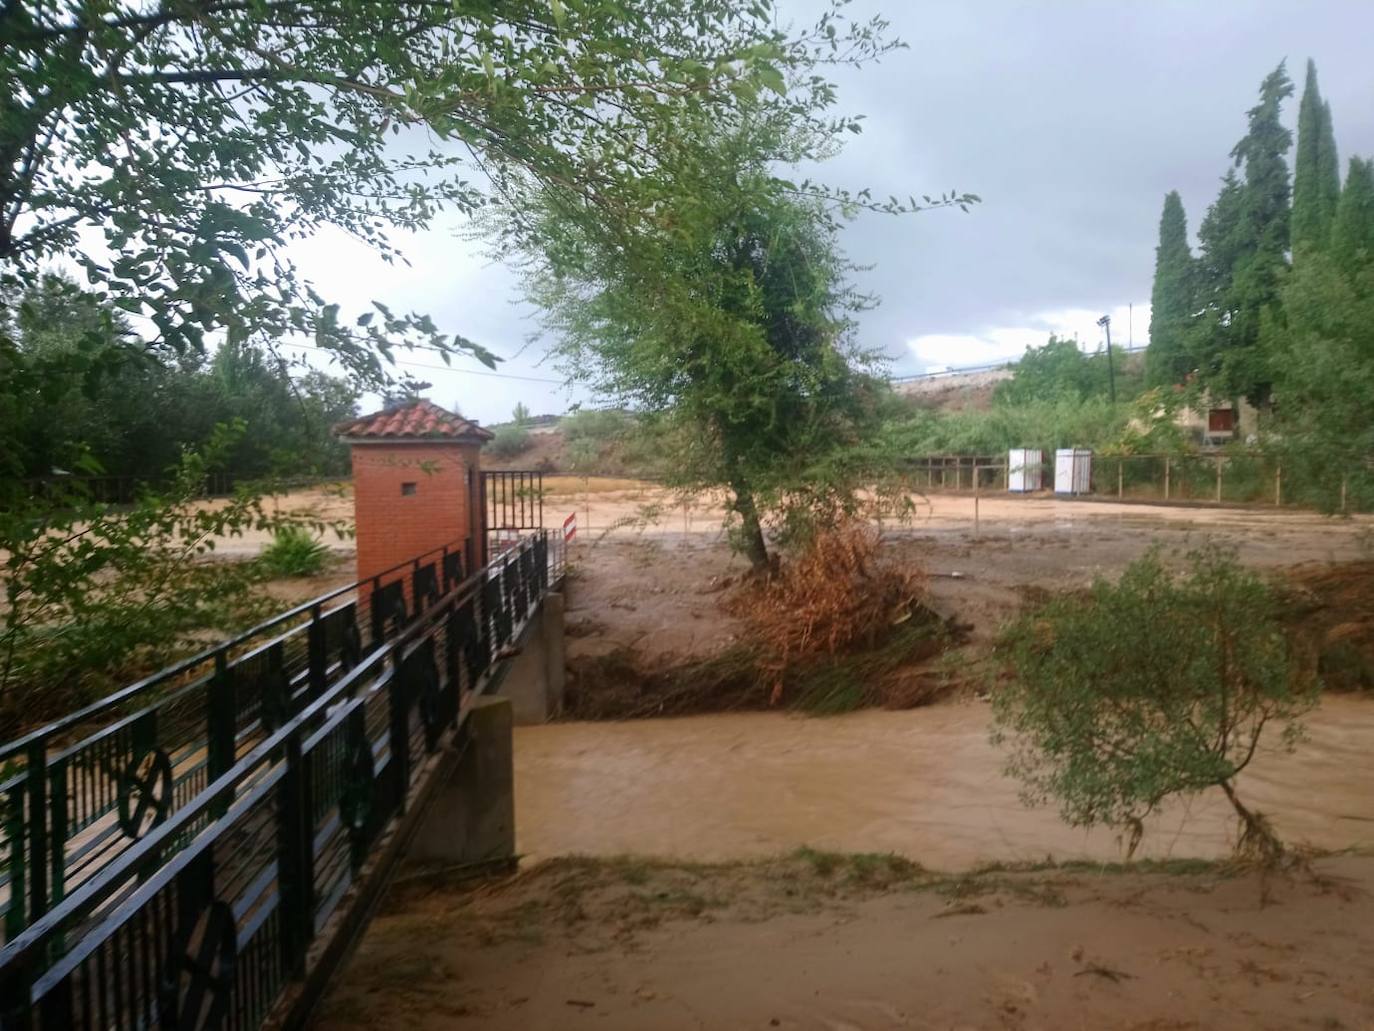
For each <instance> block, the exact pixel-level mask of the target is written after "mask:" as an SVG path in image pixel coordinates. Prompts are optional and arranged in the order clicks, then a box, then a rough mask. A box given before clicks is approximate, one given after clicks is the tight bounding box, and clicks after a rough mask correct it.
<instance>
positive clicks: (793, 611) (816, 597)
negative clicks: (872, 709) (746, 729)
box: [565, 521, 961, 719]
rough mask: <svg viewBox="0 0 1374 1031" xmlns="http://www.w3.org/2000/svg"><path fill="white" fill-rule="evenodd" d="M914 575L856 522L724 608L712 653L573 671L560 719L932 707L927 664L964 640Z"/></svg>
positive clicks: (934, 692) (609, 659)
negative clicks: (729, 627) (722, 638)
mask: <svg viewBox="0 0 1374 1031" xmlns="http://www.w3.org/2000/svg"><path fill="white" fill-rule="evenodd" d="M924 589H925V576H924V574H923V572H922V570H920V569H919V568H917V567H915V566H913V565H911V564H909V563H903V562H898V561H896V560H895V559H893V558H892V557H891V556H888V555H885V554H884V550H883V546H882V538H881V536H880V534H879V533H878V531H877V530H876V529H874V528H873V527H871V526H868V525H866V524H863V523H859V522H857V521H854V522H845V523H842V524H840V525H838V526H836V527H834V528H832V529H830V530H827V531H825V532H822V533H820V534H818V535H817V536H816V537H815V538H814V539H813V540H812V541H811V543H810V544H809V545H808V546H807V547H806V548H805V549H804V550H802V551H801V552H800V553H798V554H797V555H796V556H794V558H793V559H792V561H790V562H787V563H785V564H783V565H782V566H781V567H780V568H779V569H777V570H775V571H772V572H770V573H768V574H766V575H764V576H760V577H750V578H746V579H745V580H744V582H742V583H740V584H738V585H736V586H735V587H734V589H733V591H732V592H731V593H729V594H728V595H725V596H724V597H722V599H721V605H722V606H723V608H724V609H725V610H726V611H727V612H729V613H730V614H731V615H733V616H735V617H736V618H738V619H739V620H740V622H741V624H742V626H743V632H742V633H740V634H739V635H738V637H737V639H736V640H735V641H733V642H732V643H731V644H730V645H729V646H727V647H726V648H724V649H721V650H719V651H717V652H715V653H713V654H709V655H706V656H699V657H688V658H683V657H680V656H671V657H663V658H660V659H658V660H650V659H646V657H645V656H643V655H642V654H640V653H639V652H637V651H636V650H635V649H633V648H630V647H621V648H616V649H614V650H612V651H609V652H607V653H604V654H600V655H594V656H585V657H580V658H578V659H577V660H576V661H572V662H570V663H569V682H568V690H567V695H566V698H565V709H566V713H567V715H569V716H571V717H573V718H580V719H615V718H634V717H645V716H668V715H686V714H690V713H701V712H721V711H728V710H747V709H763V708H769V707H781V708H788V709H796V710H801V711H806V712H813V713H834V712H846V711H850V710H853V709H858V708H864V707H869V706H886V707H892V708H908V707H911V706H914V705H921V704H925V703H927V702H929V701H932V700H934V699H935V698H936V697H938V696H939V695H941V694H942V693H944V692H945V691H946V690H948V689H949V688H950V685H951V683H952V681H951V678H950V677H949V676H947V675H946V674H945V673H944V672H943V671H938V670H934V669H931V668H929V664H928V660H930V659H932V658H934V657H936V656H938V655H939V654H941V653H942V652H944V651H945V650H946V649H948V648H949V647H951V646H952V645H953V644H955V643H957V642H958V640H959V639H960V635H961V630H960V629H959V628H958V627H957V626H956V625H954V624H953V623H950V622H948V621H946V620H944V619H942V618H941V617H940V616H939V615H938V614H936V613H935V612H934V611H933V610H932V609H931V608H929V607H928V606H927V605H926V604H925V602H924Z"/></svg>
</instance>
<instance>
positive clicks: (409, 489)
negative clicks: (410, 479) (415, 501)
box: [401, 483, 415, 495]
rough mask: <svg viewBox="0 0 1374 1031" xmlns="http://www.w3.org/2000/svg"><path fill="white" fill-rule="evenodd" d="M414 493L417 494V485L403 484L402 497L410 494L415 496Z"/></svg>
mask: <svg viewBox="0 0 1374 1031" xmlns="http://www.w3.org/2000/svg"><path fill="white" fill-rule="evenodd" d="M414 493H415V484H413V483H403V484H401V494H402V495H408V494H414Z"/></svg>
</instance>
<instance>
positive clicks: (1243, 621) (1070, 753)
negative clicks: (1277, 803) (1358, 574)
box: [993, 546, 1317, 859]
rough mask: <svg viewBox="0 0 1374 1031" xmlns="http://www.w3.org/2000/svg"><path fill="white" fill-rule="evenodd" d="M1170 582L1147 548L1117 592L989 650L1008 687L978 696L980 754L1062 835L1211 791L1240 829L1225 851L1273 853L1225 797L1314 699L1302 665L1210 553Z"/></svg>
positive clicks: (1265, 834) (1268, 837)
mask: <svg viewBox="0 0 1374 1031" xmlns="http://www.w3.org/2000/svg"><path fill="white" fill-rule="evenodd" d="M1188 559H1189V569H1188V571H1187V572H1186V573H1184V574H1183V575H1182V576H1181V577H1177V578H1175V577H1173V576H1171V575H1170V574H1169V572H1168V571H1167V570H1166V569H1165V568H1164V565H1163V563H1162V562H1161V560H1160V557H1159V553H1158V551H1157V550H1152V551H1150V552H1149V553H1147V554H1146V555H1145V556H1144V557H1143V558H1141V559H1139V560H1137V561H1136V562H1133V563H1132V564H1131V565H1130V566H1129V567H1127V569H1126V571H1125V572H1124V573H1123V574H1122V576H1121V579H1120V581H1119V582H1117V583H1115V584H1113V583H1107V582H1104V581H1101V580H1099V581H1098V582H1097V583H1095V584H1094V585H1093V587H1092V589H1091V591H1090V592H1088V593H1087V594H1086V595H1071V596H1065V597H1060V598H1056V599H1053V600H1051V601H1050V602H1049V603H1047V604H1046V605H1044V606H1042V607H1041V608H1039V609H1038V610H1036V611H1034V612H1032V613H1030V614H1028V615H1027V616H1025V617H1023V618H1022V619H1021V620H1019V621H1018V622H1017V623H1015V624H1014V625H1013V626H1012V627H1011V628H1010V629H1009V630H1007V631H1006V633H1005V634H1004V636H1003V638H1002V639H1001V642H1000V650H1001V654H1002V655H1003V656H1004V657H1005V659H1006V661H1007V668H1008V670H1009V680H1008V682H1007V683H1006V684H1005V685H1003V686H1002V687H1001V688H1000V689H999V690H998V691H997V692H996V693H995V694H994V697H993V707H994V708H993V711H994V732H993V737H994V740H995V741H998V742H1002V741H1005V740H1008V739H1009V740H1010V742H1011V744H1012V748H1013V751H1012V755H1011V758H1010V760H1009V762H1008V772H1009V773H1011V774H1012V775H1014V776H1016V777H1018V778H1019V779H1020V780H1021V781H1022V783H1023V785H1024V791H1023V797H1024V798H1025V799H1026V801H1027V802H1029V803H1032V804H1035V803H1042V802H1045V801H1047V800H1049V799H1054V800H1056V801H1057V802H1058V803H1059V807H1060V812H1061V813H1062V814H1063V816H1064V818H1065V819H1066V820H1067V821H1068V822H1069V823H1071V824H1074V825H1077V826H1091V825H1093V824H1098V823H1104V824H1108V825H1111V826H1116V827H1119V828H1122V829H1123V830H1128V831H1129V832H1130V851H1131V852H1134V850H1135V847H1136V845H1137V844H1138V843H1139V840H1140V836H1141V834H1142V832H1143V823H1142V821H1143V820H1144V818H1145V817H1146V816H1148V815H1149V814H1150V813H1152V812H1153V811H1155V810H1156V809H1157V808H1158V806H1159V805H1160V803H1161V802H1162V801H1163V800H1164V799H1165V798H1167V797H1169V796H1170V795H1175V794H1196V793H1198V792H1201V791H1203V790H1206V789H1208V788H1212V787H1219V788H1221V790H1222V791H1223V792H1225V794H1226V797H1227V799H1228V800H1229V801H1230V803H1231V805H1232V807H1233V808H1234V809H1235V811H1236V814H1237V816H1238V817H1239V819H1240V824H1241V834H1240V839H1239V842H1238V851H1240V852H1241V853H1248V854H1250V855H1253V856H1257V857H1259V858H1263V859H1274V858H1276V857H1277V856H1279V855H1280V854H1281V852H1282V847H1281V845H1280V844H1279V842H1278V839H1277V838H1276V837H1275V836H1274V834H1273V831H1272V830H1271V829H1270V827H1269V825H1268V822H1267V821H1266V820H1265V819H1264V817H1263V816H1262V815H1260V814H1259V813H1256V812H1252V811H1251V810H1250V809H1248V808H1247V807H1246V806H1245V805H1243V804H1242V803H1241V801H1240V799H1239V798H1238V797H1237V795H1236V790H1235V780H1236V776H1237V775H1238V774H1239V773H1240V772H1241V771H1242V770H1244V769H1245V768H1246V767H1247V766H1248V765H1249V764H1250V762H1251V761H1252V760H1253V758H1254V756H1255V754H1256V747H1257V745H1258V743H1259V739H1260V735H1261V733H1262V732H1263V731H1264V729H1265V727H1266V726H1267V725H1268V724H1269V723H1271V722H1274V721H1279V722H1282V723H1284V727H1283V730H1282V733H1281V739H1282V742H1283V744H1284V745H1285V746H1286V747H1289V748H1291V747H1292V746H1293V745H1294V744H1295V743H1296V741H1297V739H1298V736H1299V734H1300V730H1301V726H1300V724H1299V722H1298V721H1297V720H1298V717H1300V716H1301V715H1302V714H1303V713H1305V712H1307V711H1308V710H1309V709H1310V708H1311V707H1312V706H1313V705H1314V704H1315V701H1316V686H1317V685H1316V678H1315V675H1314V673H1313V671H1312V664H1311V663H1310V662H1309V661H1307V660H1306V658H1305V657H1304V656H1303V655H1300V654H1299V653H1298V651H1297V649H1296V648H1295V647H1294V646H1293V645H1291V644H1290V642H1289V640H1288V639H1287V637H1286V636H1285V634H1284V632H1283V629H1282V627H1281V625H1280V622H1279V615H1280V612H1279V601H1278V598H1277V596H1276V594H1275V593H1274V592H1273V591H1272V590H1271V589H1270V588H1269V587H1268V585H1266V584H1265V583H1264V582H1263V581H1262V580H1260V579H1259V578H1258V577H1257V576H1255V575H1254V574H1253V573H1250V572H1247V571H1246V570H1244V569H1242V568H1241V567H1240V566H1239V565H1238V564H1237V562H1236V560H1235V556H1234V554H1232V553H1231V552H1228V551H1225V550H1222V549H1220V548H1218V547H1215V546H1209V547H1207V548H1204V549H1203V550H1201V551H1198V552H1193V553H1191V554H1190V555H1189V556H1188Z"/></svg>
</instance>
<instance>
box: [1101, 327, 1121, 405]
mask: <svg viewBox="0 0 1374 1031" xmlns="http://www.w3.org/2000/svg"><path fill="white" fill-rule="evenodd" d="M1097 324H1098V325H1099V326H1101V327H1102V328H1103V329H1104V330H1106V331H1107V385H1108V387H1109V388H1110V390H1111V394H1112V404H1116V370H1115V369H1114V368H1113V367H1112V317H1111V316H1110V315H1103V316H1102V318H1100V319H1098V320H1097Z"/></svg>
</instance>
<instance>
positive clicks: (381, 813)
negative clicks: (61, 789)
mask: <svg viewBox="0 0 1374 1031" xmlns="http://www.w3.org/2000/svg"><path fill="white" fill-rule="evenodd" d="M560 545H561V542H560V541H559V540H558V539H557V538H556V536H555V537H552V538H551V537H550V535H548V534H546V533H544V532H540V533H538V534H535V535H531V536H529V537H527V538H526V539H525V540H523V541H521V542H520V543H519V544H518V545H517V546H516V547H514V548H512V549H510V550H509V551H507V552H506V553H504V554H503V555H501V556H500V557H499V558H498V559H497V560H496V561H494V562H492V563H491V564H490V565H489V566H487V567H485V568H484V569H482V570H480V571H479V572H478V573H477V574H476V575H474V576H471V577H469V578H467V579H466V580H463V581H462V582H461V583H458V584H456V585H453V586H451V587H450V588H448V589H447V590H445V591H444V592H443V593H442V595H441V596H439V597H437V598H435V599H431V600H430V602H429V604H427V605H425V606H424V607H423V609H422V611H421V612H420V613H419V614H418V615H417V616H415V617H414V618H413V619H411V620H410V621H409V622H408V623H407V624H406V625H405V626H404V627H402V628H400V629H399V630H398V631H397V632H395V633H394V634H391V635H389V636H387V637H385V638H383V639H380V640H377V641H374V642H373V643H372V647H371V648H370V649H364V650H363V651H362V652H360V653H359V654H358V655H357V658H356V662H354V661H352V659H351V658H345V657H344V656H343V655H342V653H339V652H334V653H330V661H331V662H333V663H334V664H335V665H336V666H337V667H339V668H340V670H341V671H340V675H338V676H337V677H336V678H335V679H334V680H333V682H332V683H327V684H326V685H325V686H324V688H323V689H322V690H319V691H309V693H308V694H307V695H306V696H305V697H304V698H303V699H302V700H301V704H300V705H299V707H296V708H294V710H293V711H289V712H287V714H286V715H285V716H284V717H283V719H282V720H281V722H280V723H279V724H277V725H275V726H270V727H264V728H263V729H262V731H261V732H260V733H258V734H257V735H255V736H253V737H252V739H251V740H250V741H248V743H247V744H246V745H241V744H239V742H237V741H235V742H233V744H234V745H235V748H234V751H233V754H232V756H230V757H229V761H228V764H227V765H226V766H225V768H224V769H223V770H220V771H218V772H217V773H216V774H215V775H214V776H210V775H208V774H206V775H205V779H204V782H203V783H202V784H201V785H200V786H199V788H198V790H195V791H193V792H189V793H187V795H186V797H185V799H184V800H183V801H181V802H180V803H179V804H178V805H176V806H175V807H169V808H168V809H167V811H166V812H164V813H160V814H159V819H158V820H157V821H155V822H153V823H152V824H151V825H150V826H149V827H148V828H147V829H146V830H145V831H144V832H143V833H142V835H141V836H140V837H139V838H138V839H137V840H135V841H133V842H132V843H131V844H130V845H129V846H128V847H127V848H124V849H122V850H121V851H119V852H118V854H116V855H114V856H113V858H112V859H111V860H110V861H109V862H107V863H104V864H102V865H101V866H100V867H99V868H98V869H96V870H95V871H94V872H92V873H91V874H90V875H89V876H88V877H86V878H85V879H84V880H83V882H82V883H81V884H80V885H79V886H76V887H75V888H74V889H73V890H71V891H70V892H69V893H67V894H66V896H65V897H64V898H61V899H60V900H57V901H56V903H55V905H53V907H52V908H51V909H50V910H49V911H48V912H46V913H44V914H41V915H39V916H38V918H37V919H36V920H35V921H33V923H32V924H31V925H30V926H28V927H27V928H25V929H23V930H22V931H21V932H20V933H18V934H17V935H16V936H15V937H14V938H13V939H12V940H11V941H10V942H9V943H8V944H7V945H6V946H5V947H4V949H3V951H0V1020H2V1021H3V1026H4V1027H5V1028H7V1029H8V1028H52V1029H57V1028H64V1029H65V1028H72V1027H75V1028H97V1027H98V1028H146V1027H150V1026H165V1027H177V1028H182V1027H232V1028H250V1027H256V1026H257V1025H258V1024H259V1023H260V1022H261V1021H262V1019H263V1018H264V1017H265V1016H266V1014H267V1013H268V1011H269V1010H270V1009H271V1007H272V1005H273V1004H274V1002H275V1001H276V1000H277V998H278V997H279V995H280V994H281V992H282V991H283V990H284V988H285V987H286V985H287V983H288V982H289V981H290V980H291V979H293V978H295V977H298V976H299V975H301V974H302V973H303V972H304V970H305V967H306V959H307V951H308V950H309V949H310V947H311V945H312V943H313V942H314V940H315V938H316V935H317V934H319V933H320V932H321V930H322V929H323V928H324V926H325V924H326V922H327V921H328V920H329V918H330V917H331V915H333V913H334V912H335V910H336V908H337V907H338V905H339V902H340V900H341V899H342V898H343V896H344V893H345V892H346V891H347V890H348V888H349V886H350V885H351V884H352V883H353V880H354V877H355V876H356V875H357V873H358V872H359V870H360V869H361V867H362V865H363V863H364V861H365V860H366V858H367V856H368V854H369V850H370V849H371V848H372V846H373V844H374V843H375V842H376V841H377V840H378V836H379V835H380V834H382V832H383V831H384V830H385V828H386V826H387V824H388V822H389V821H390V820H391V819H392V818H393V817H394V816H396V815H398V814H399V813H401V812H403V811H404V808H405V805H406V799H407V795H408V793H409V791H410V789H411V788H412V786H413V785H414V784H416V782H417V781H418V780H419V778H420V777H422V776H423V775H424V771H425V770H426V769H428V767H426V765H425V759H426V757H427V756H428V755H429V754H430V753H432V752H435V751H436V750H437V749H438V747H439V746H440V744H441V743H442V741H443V740H444V739H445V738H446V737H447V736H448V735H450V734H452V733H454V732H456V731H457V730H458V729H459V728H460V726H461V722H462V716H463V713H464V711H465V709H464V701H465V700H466V699H467V698H468V697H470V696H471V695H473V694H477V693H480V692H482V691H483V690H485V689H486V688H487V687H488V686H489V684H490V683H491V682H492V679H493V668H494V665H495V664H497V663H498V653H499V652H500V650H501V648H502V647H504V646H505V645H506V644H507V643H508V642H509V641H511V640H512V639H513V638H514V637H516V636H518V634H519V632H520V628H521V626H522V624H523V623H524V622H525V620H526V619H527V618H528V617H529V616H530V615H531V613H532V612H533V610H534V608H535V607H536V606H537V605H538V603H539V600H540V599H541V598H542V596H543V593H544V592H545V591H546V590H547V589H548V588H549V586H550V583H551V582H553V581H554V580H555V579H557V578H558V577H559V576H560V575H561V572H562V551H561V546H560ZM318 623H319V618H316V619H315V620H313V621H312V623H311V624H310V625H317V624H318ZM277 640H278V641H279V640H280V638H279V639H277ZM315 640H316V649H317V651H318V648H319V635H318V631H317V632H316V636H315ZM276 643H277V642H276V641H274V642H269V643H268V645H266V647H267V648H271V647H274V646H275V644H276ZM261 653H262V649H258V650H257V652H256V653H255V654H261ZM312 654H317V652H316V653H312ZM317 662H318V660H317ZM350 663H351V664H350ZM340 664H342V665H341V666H340ZM229 668H230V664H229V663H228V662H227V661H226V662H225V663H223V664H221V666H220V667H219V670H220V672H219V674H217V677H216V679H215V681H214V683H215V684H218V685H219V686H218V687H216V688H213V689H212V693H213V692H214V691H218V692H220V693H227V692H229V691H230V689H229V688H227V687H225V686H224V685H225V684H232V683H233V680H232V679H226V677H225V675H224V671H227V670H228V669H229ZM315 668H316V669H317V670H318V665H317V666H316V667H315ZM292 697H294V696H292ZM254 704H256V705H257V706H259V707H260V708H259V711H264V710H261V706H262V705H263V700H262V698H261V696H259V697H258V698H257V699H256V701H255V703H254ZM218 705H220V706H223V711H222V714H221V715H222V717H223V718H226V719H227V718H229V717H230V716H232V715H234V714H235V712H237V711H239V710H238V709H236V708H235V709H231V708H230V707H229V706H228V705H227V703H226V702H223V701H221V702H219V703H218ZM259 718H261V717H259ZM135 722H137V721H135ZM232 725H233V727H234V728H235V730H236V732H237V729H238V727H239V726H240V724H239V722H237V721H235V722H234V723H233V724H232ZM215 732H216V731H214V730H212V736H213V734H214V733H215ZM154 740H156V739H154ZM229 744H230V742H229V738H228V735H227V733H226V734H224V743H223V744H221V745H218V746H214V747H220V748H226V749H227V748H228V747H229ZM209 749H210V746H207V750H209ZM131 754H136V753H131ZM168 761H169V762H170V758H169V759H168ZM152 766H153V769H152V770H151V771H150V774H149V775H150V776H151V777H152V778H153V782H154V783H157V782H159V781H160V782H161V783H163V784H166V783H167V775H166V767H165V766H164V765H163V763H162V761H161V760H159V761H156V762H154V763H153V764H152ZM49 769H50V767H49ZM171 783H172V784H173V786H175V779H174V778H173V779H172V781H171ZM121 815H123V814H122V813H121ZM144 815H145V816H146V815H147V814H146V813H145V814H144Z"/></svg>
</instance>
